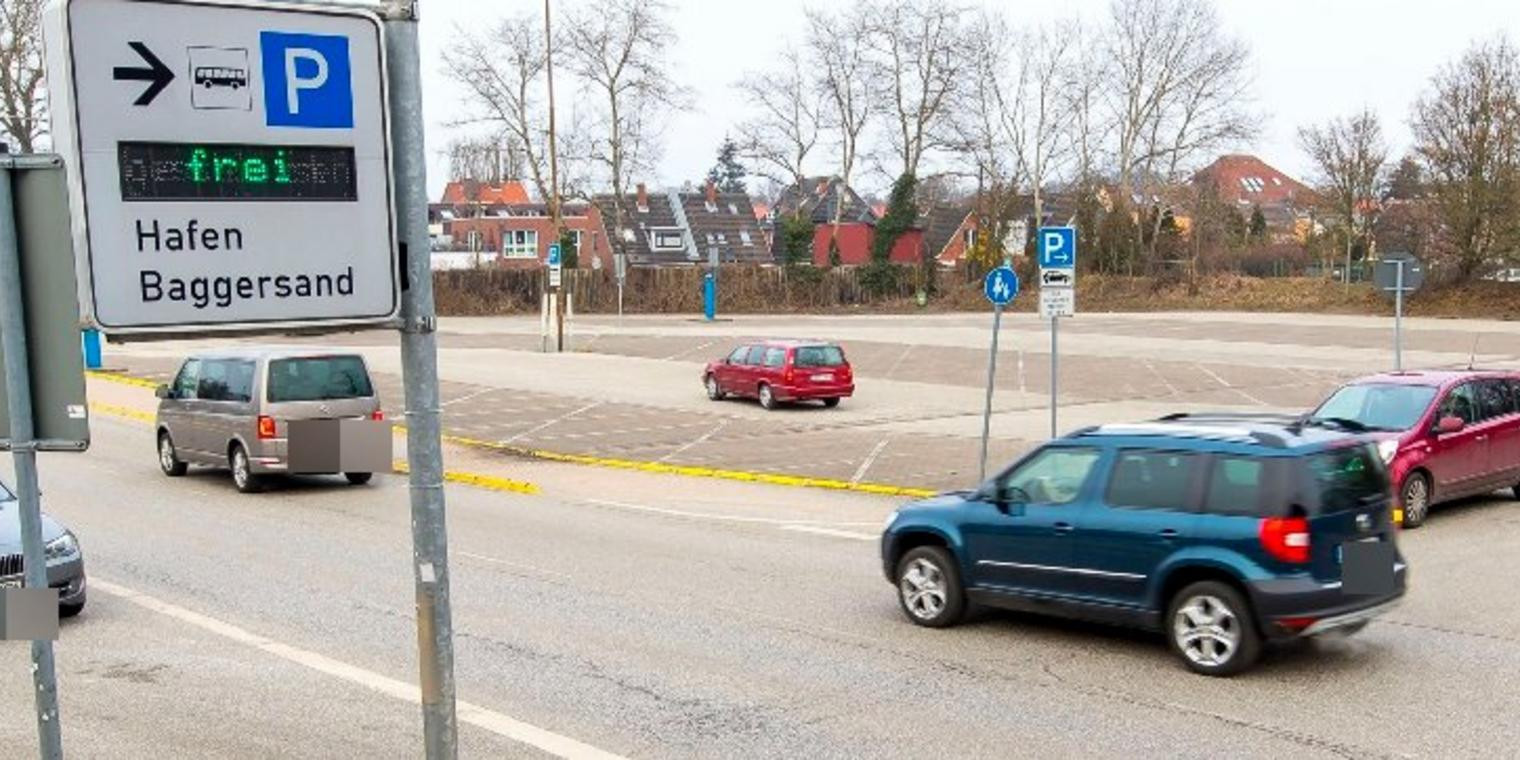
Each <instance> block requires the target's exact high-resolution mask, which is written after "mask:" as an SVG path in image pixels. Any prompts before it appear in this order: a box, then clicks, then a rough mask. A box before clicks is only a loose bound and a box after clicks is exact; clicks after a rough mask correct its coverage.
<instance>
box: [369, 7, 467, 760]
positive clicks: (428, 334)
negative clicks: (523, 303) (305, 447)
mask: <svg viewBox="0 0 1520 760" xmlns="http://www.w3.org/2000/svg"><path fill="white" fill-rule="evenodd" d="M385 47H386V55H387V58H388V60H389V72H388V75H389V80H390V104H389V106H390V128H391V144H392V146H393V149H394V150H395V153H396V155H395V186H396V224H397V229H398V231H399V232H400V236H401V245H402V246H403V250H407V251H411V254H410V255H409V256H407V258H406V266H407V272H406V276H407V281H408V282H409V283H410V286H409V287H407V288H406V289H405V290H404V291H403V292H402V299H401V316H402V320H403V324H402V327H401V370H402V380H403V382H404V384H405V387H406V427H407V430H406V454H407V461H408V462H409V464H410V468H409V469H410V470H411V476H410V477H411V503H412V570H413V577H414V580H415V583H416V597H417V665H418V668H419V671H420V676H421V678H420V684H421V692H422V728H423V741H424V743H425V746H426V750H427V752H426V757H427V758H428V759H429V760H444V759H448V760H452V758H455V757H458V754H459V749H458V724H457V723H456V720H455V714H454V624H453V616H452V613H451V610H450V603H449V555H448V534H447V531H446V525H445V520H444V516H445V510H444V499H443V496H444V494H443V444H442V441H441V440H440V434H441V429H440V423H439V402H438V336H437V333H436V329H437V316H436V314H435V311H434V306H433V275H432V265H431V262H430V261H429V257H428V234H427V160H426V153H425V152H424V151H423V142H422V139H423V120H422V82H421V76H420V73H421V64H420V61H419V58H418V52H417V1H416V0H393V2H391V4H390V5H389V6H387V9H386V21H385Z"/></svg>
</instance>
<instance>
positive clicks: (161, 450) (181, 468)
mask: <svg viewBox="0 0 1520 760" xmlns="http://www.w3.org/2000/svg"><path fill="white" fill-rule="evenodd" d="M158 468H159V469H160V470H163V471H164V474H165V475H168V476H169V477H171V478H177V477H179V476H181V475H184V474H185V471H186V470H188V469H190V466H189V465H187V464H185V463H184V462H181V461H180V459H179V454H178V453H176V452H175V451H174V439H172V438H170V437H169V434H168V433H167V432H164V433H159V434H158Z"/></svg>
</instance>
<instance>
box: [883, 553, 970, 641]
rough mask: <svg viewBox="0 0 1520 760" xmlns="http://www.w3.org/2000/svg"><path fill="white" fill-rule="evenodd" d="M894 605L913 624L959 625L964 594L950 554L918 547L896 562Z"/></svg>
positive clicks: (957, 571) (935, 626) (964, 598)
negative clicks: (900, 608) (895, 599)
mask: <svg viewBox="0 0 1520 760" xmlns="http://www.w3.org/2000/svg"><path fill="white" fill-rule="evenodd" d="M897 601H898V602H899V603H901V604H902V608H903V612H905V613H907V615H908V619H909V620H911V621H913V622H914V623H916V624H918V625H921V626H925V627H928V628H944V627H946V626H951V625H955V624H956V623H958V622H960V619H961V615H962V614H964V613H965V611H966V594H965V591H964V590H963V589H962V588H961V577H960V571H959V570H958V569H956V566H955V560H954V558H952V557H951V556H950V552H947V551H945V550H944V549H941V548H940V547H938V546H920V547H918V548H916V549H913V550H910V551H909V552H908V553H907V554H904V555H903V557H902V559H900V560H898V561H897Z"/></svg>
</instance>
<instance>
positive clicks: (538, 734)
mask: <svg viewBox="0 0 1520 760" xmlns="http://www.w3.org/2000/svg"><path fill="white" fill-rule="evenodd" d="M90 586H91V587H92V588H94V589H96V590H97V591H103V592H105V593H107V594H110V595H111V596H116V597H120V598H122V599H125V600H127V601H129V602H132V603H133V604H136V605H138V606H140V607H145V608H147V609H149V610H152V611H154V612H157V613H158V614H160V615H163V616H165V617H170V618H174V619H175V620H178V621H180V622H182V623H187V624H189V625H193V626H195V627H196V628H200V629H201V630H204V631H208V632H210V633H214V634H216V635H218V636H221V637H222V638H225V639H230V640H232V641H235V642H237V643H239V644H244V645H246V646H250V647H253V648H254V649H258V650H260V651H262V652H265V653H267V654H272V655H274V656H276V657H279V658H280V659H283V660H286V661H288V662H293V663H295V664H297V665H300V666H302V667H305V668H309V669H311V670H315V671H317V672H319V673H325V674H327V675H330V676H333V677H335V678H340V679H342V680H344V681H348V682H349V683H353V684H357V685H359V686H363V687H364V688H366V689H369V690H371V691H374V692H377V693H379V694H384V695H385V696H388V697H392V698H395V699H399V700H401V701H403V702H408V703H411V704H414V705H416V704H421V702H422V695H421V689H420V687H418V686H417V685H416V684H410V683H407V682H405V681H398V680H396V679H394V678H390V677H388V676H383V675H380V674H379V673H375V672H373V671H369V670H365V669H363V668H360V667H357V666H354V665H350V664H348V663H346V662H342V661H339V660H334V659H332V658H331V657H327V656H326V655H322V654H318V653H316V652H312V651H309V650H305V649H301V648H299V647H294V646H291V645H289V644H285V643H282V642H279V641H275V640H274V639H270V638H266V637H264V636H260V635H259V634H257V633H254V632H252V631H249V630H247V629H244V628H239V627H238V626H235V625H232V624H231V623H227V622H224V621H221V620H218V619H216V618H213V617H210V616H208V615H202V614H200V613H199V612H193V611H191V610H187V609H185V608H184V607H180V606H177V605H174V604H170V603H168V602H165V601H163V600H160V599H157V598H155V597H152V596H149V595H147V594H143V593H140V592H137V591H133V590H132V589H129V588H127V587H125V586H118V585H116V584H114V583H111V582H109V581H103V580H100V579H99V578H91V579H90ZM455 711H456V715H457V716H458V718H459V721H460V722H461V723H468V724H470V725H472V726H475V727H477V728H483V729H485V730H487V731H490V732H491V733H493V734H496V735H498V736H502V737H505V738H507V739H511V740H512V741H515V742H520V743H522V744H526V745H528V746H530V747H534V748H536V749H539V750H542V751H544V752H547V753H549V754H551V755H554V756H555V757H566V758H576V759H577V760H579V759H580V758H586V759H587V760H624V758H623V757H622V756H621V755H617V754H614V753H611V752H608V751H606V750H602V749H598V748H596V747H593V746H591V745H589V744H584V743H582V742H579V741H576V740H575V739H571V738H570V737H568V736H563V735H560V734H556V733H554V732H553V731H549V730H547V729H542V728H539V727H537V726H534V725H530V724H528V723H524V722H522V721H520V720H517V719H516V718H513V717H511V716H509V715H503V714H502V713H499V712H496V711H494V710H488V709H486V708H484V707H481V706H479V705H475V704H471V703H469V702H465V701H463V700H457V701H456V702H455Z"/></svg>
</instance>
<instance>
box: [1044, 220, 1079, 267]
mask: <svg viewBox="0 0 1520 760" xmlns="http://www.w3.org/2000/svg"><path fill="white" fill-rule="evenodd" d="M1038 248H1039V252H1040V268H1041V269H1075V268H1076V266H1077V228H1075V227H1041V228H1040V238H1039V243H1038Z"/></svg>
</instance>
